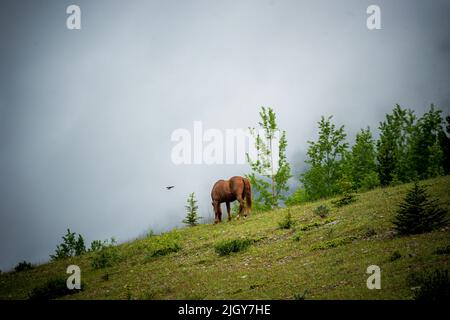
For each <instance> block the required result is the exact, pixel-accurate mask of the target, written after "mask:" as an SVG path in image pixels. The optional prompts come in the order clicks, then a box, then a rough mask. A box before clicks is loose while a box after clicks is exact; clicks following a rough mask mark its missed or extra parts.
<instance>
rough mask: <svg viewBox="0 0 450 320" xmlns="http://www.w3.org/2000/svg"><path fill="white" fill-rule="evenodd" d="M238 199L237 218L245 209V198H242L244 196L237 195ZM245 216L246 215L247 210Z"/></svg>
mask: <svg viewBox="0 0 450 320" xmlns="http://www.w3.org/2000/svg"><path fill="white" fill-rule="evenodd" d="M237 201H239V211H238V214H237V218H238V219H239V218H240V217H241V213H242V210H244V200H243V199H242V197H237ZM244 216H246V214H245V212H244Z"/></svg>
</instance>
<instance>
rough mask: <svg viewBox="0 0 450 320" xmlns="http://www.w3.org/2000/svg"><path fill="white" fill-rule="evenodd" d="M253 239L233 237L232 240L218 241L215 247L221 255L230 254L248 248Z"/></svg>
mask: <svg viewBox="0 0 450 320" xmlns="http://www.w3.org/2000/svg"><path fill="white" fill-rule="evenodd" d="M252 243H253V241H252V240H251V239H247V238H244V239H232V240H224V241H221V242H219V243H217V244H216V245H215V246H214V249H215V250H216V252H217V253H218V254H219V255H220V256H225V255H228V254H230V253H232V252H239V251H243V250H245V249H247V248H248V247H249V246H250V245H251V244H252Z"/></svg>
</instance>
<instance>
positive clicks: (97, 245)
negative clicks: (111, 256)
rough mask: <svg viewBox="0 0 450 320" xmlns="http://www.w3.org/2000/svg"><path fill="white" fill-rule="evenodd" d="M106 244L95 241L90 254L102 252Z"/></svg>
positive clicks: (92, 243)
mask: <svg viewBox="0 0 450 320" xmlns="http://www.w3.org/2000/svg"><path fill="white" fill-rule="evenodd" d="M104 246H105V245H104V242H103V241H101V240H93V241H92V242H91V247H90V248H89V252H96V251H99V250H101V249H102V248H103V247H104Z"/></svg>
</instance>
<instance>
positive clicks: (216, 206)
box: [212, 201, 222, 224]
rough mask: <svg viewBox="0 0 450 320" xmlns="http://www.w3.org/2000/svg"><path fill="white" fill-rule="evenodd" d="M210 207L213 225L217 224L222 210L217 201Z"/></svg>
mask: <svg viewBox="0 0 450 320" xmlns="http://www.w3.org/2000/svg"><path fill="white" fill-rule="evenodd" d="M212 205H213V208H214V224H217V223H219V222H220V221H222V210H221V209H220V203H219V202H218V201H213V203H212Z"/></svg>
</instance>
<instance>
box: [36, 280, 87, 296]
mask: <svg viewBox="0 0 450 320" xmlns="http://www.w3.org/2000/svg"><path fill="white" fill-rule="evenodd" d="M83 289H84V286H83V285H82V286H81V290H83ZM79 291H80V290H77V289H72V290H70V289H69V288H67V284H66V280H65V279H64V278H57V279H51V280H49V281H47V282H46V283H45V284H43V285H42V286H38V287H36V288H34V289H33V290H31V292H30V293H29V294H28V298H29V299H30V300H50V299H55V298H59V297H63V296H66V295H69V294H74V293H77V292H79Z"/></svg>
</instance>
